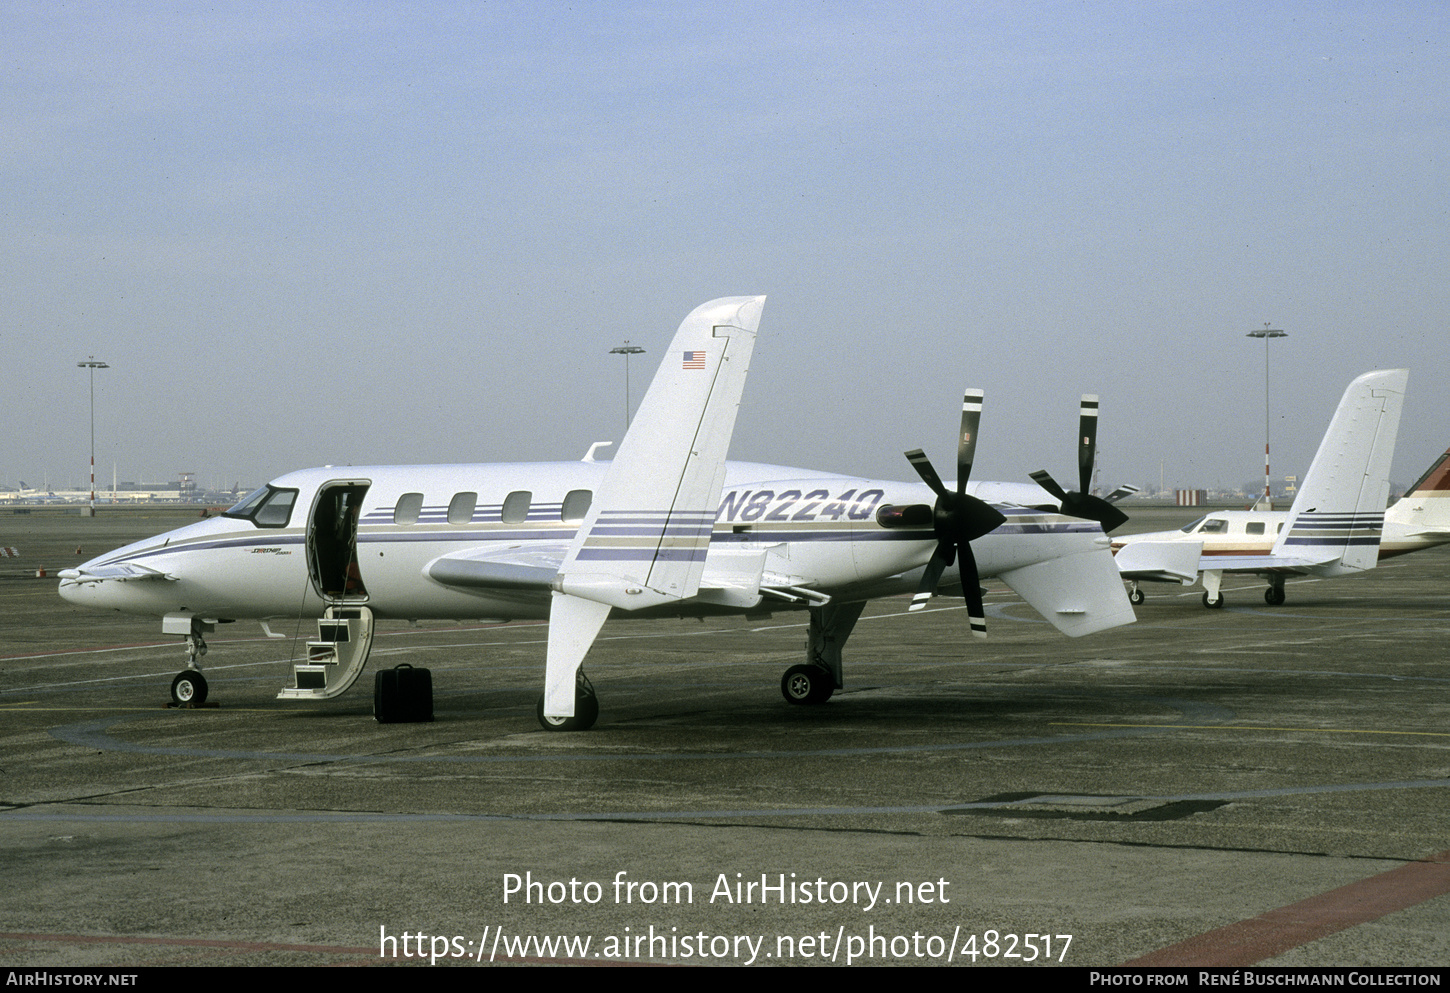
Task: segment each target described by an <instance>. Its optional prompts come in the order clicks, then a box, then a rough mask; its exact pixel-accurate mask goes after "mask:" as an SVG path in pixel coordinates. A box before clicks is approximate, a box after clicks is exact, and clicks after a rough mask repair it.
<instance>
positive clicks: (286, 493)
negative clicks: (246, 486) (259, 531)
mask: <svg viewBox="0 0 1450 993" xmlns="http://www.w3.org/2000/svg"><path fill="white" fill-rule="evenodd" d="M296 502H297V491H296V490H281V489H278V488H277V487H275V486H271V485H268V486H263V487H262V488H261V489H259V490H253V491H252V492H251V493H248V494H247V495H246V496H244V497H242V499H241V500H240V501H239V502H238V503H237V505H236V506H235V507H232V508H231V509H230V510H228V511H226V512H225V513H223V514H222V516H223V517H235V518H237V519H238V520H243V521H251V522H252V523H253V524H255V525H257V527H259V528H285V527H286V526H287V522H288V521H289V520H291V518H292V505H293V504H294V503H296Z"/></svg>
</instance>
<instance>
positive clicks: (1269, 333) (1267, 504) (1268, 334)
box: [1244, 321, 1289, 510]
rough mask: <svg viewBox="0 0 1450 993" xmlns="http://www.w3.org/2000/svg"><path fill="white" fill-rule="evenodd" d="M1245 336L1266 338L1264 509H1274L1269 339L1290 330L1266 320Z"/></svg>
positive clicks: (1283, 335) (1284, 336)
mask: <svg viewBox="0 0 1450 993" xmlns="http://www.w3.org/2000/svg"><path fill="white" fill-rule="evenodd" d="M1244 337H1245V338H1263V339H1264V507H1263V509H1264V510H1273V509H1274V501H1273V499H1272V498H1270V496H1269V339H1270V338H1287V337H1289V332H1287V331H1279V330H1277V329H1275V328H1271V327H1269V324H1268V322H1267V321H1266V322H1264V329H1263V330H1262V331H1250V332H1249V333H1248V334H1246V335H1244Z"/></svg>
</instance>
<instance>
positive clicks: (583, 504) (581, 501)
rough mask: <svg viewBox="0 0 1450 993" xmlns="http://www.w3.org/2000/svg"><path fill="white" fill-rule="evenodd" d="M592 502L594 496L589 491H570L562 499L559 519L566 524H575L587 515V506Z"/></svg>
mask: <svg viewBox="0 0 1450 993" xmlns="http://www.w3.org/2000/svg"><path fill="white" fill-rule="evenodd" d="M593 500H594V494H593V493H591V492H590V491H589V490H570V491H569V494H568V496H566V497H564V506H563V507H562V508H561V509H560V511H559V519H560V520H561V521H563V522H564V523H566V524H575V523H578V522H579V521H582V520H584V515H585V514H587V513H589V504H590V503H591V502H592V501H593Z"/></svg>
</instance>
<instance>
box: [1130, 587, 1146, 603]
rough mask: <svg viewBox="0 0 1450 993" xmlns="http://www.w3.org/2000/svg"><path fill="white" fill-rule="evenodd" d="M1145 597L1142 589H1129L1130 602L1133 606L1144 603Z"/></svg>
mask: <svg viewBox="0 0 1450 993" xmlns="http://www.w3.org/2000/svg"><path fill="white" fill-rule="evenodd" d="M1144 599H1145V598H1144V596H1143V591H1142V590H1139V589H1133V590H1129V591H1128V602H1129V603H1131V604H1132V605H1133V606H1135V607H1136V606H1137V605H1138V604H1140V603H1142V602H1143V600H1144Z"/></svg>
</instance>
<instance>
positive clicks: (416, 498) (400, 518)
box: [393, 493, 423, 524]
mask: <svg viewBox="0 0 1450 993" xmlns="http://www.w3.org/2000/svg"><path fill="white" fill-rule="evenodd" d="M422 512H423V494H421V493H404V494H403V495H402V496H400V497H398V504H397V506H395V507H394V508H393V523H394V524H417V523H418V515H419V514H421V513H422Z"/></svg>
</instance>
